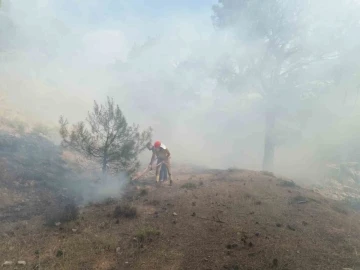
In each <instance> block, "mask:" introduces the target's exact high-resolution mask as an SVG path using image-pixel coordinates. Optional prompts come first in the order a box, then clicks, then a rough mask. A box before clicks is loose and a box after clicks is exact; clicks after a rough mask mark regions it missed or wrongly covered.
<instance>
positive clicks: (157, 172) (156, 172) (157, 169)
mask: <svg viewBox="0 0 360 270" xmlns="http://www.w3.org/2000/svg"><path fill="white" fill-rule="evenodd" d="M159 167H160V166H156V171H155V177H156V183H158V182H159V172H160V168H159Z"/></svg>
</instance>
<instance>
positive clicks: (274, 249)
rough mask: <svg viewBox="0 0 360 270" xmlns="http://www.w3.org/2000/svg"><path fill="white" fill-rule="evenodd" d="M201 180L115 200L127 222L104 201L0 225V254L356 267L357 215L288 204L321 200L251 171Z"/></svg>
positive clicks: (139, 265) (113, 261) (183, 264)
mask: <svg viewBox="0 0 360 270" xmlns="http://www.w3.org/2000/svg"><path fill="white" fill-rule="evenodd" d="M234 173H235V174H236V173H237V172H234ZM258 175H259V174H258ZM202 177H203V180H202V181H204V185H203V187H202V188H196V189H194V190H193V191H192V192H179V191H180V190H181V187H182V184H186V183H187V181H188V179H189V176H188V175H180V176H179V181H176V183H175V184H174V186H173V187H167V186H160V187H158V188H154V189H149V190H150V191H149V193H148V194H147V198H144V197H140V198H138V199H134V200H133V201H132V202H131V205H130V204H129V203H130V202H126V201H124V202H123V203H121V204H120V205H119V206H121V207H120V210H121V211H120V213H121V214H120V217H124V215H125V214H124V213H126V212H127V210H126V209H129V207H130V208H131V207H133V208H135V209H136V212H137V213H139V217H140V218H136V219H132V218H129V219H128V218H123V219H119V220H115V219H114V215H113V214H114V205H113V204H106V203H103V204H99V205H92V206H87V207H85V208H83V209H81V214H80V216H79V218H78V220H76V221H70V222H68V223H66V224H63V225H62V226H60V227H44V226H43V225H42V219H41V218H40V217H38V218H32V219H30V220H28V221H17V222H7V223H0V230H1V232H3V233H2V234H0V241H1V243H2V245H0V257H1V258H3V259H4V260H26V261H27V263H28V267H29V269H39V267H37V266H40V269H50V270H51V269H66V270H67V269H69V270H72V269H103V270H110V269H135V270H137V269H150V270H151V269H161V270H162V269H164V270H171V269H174V270H175V269H236V267H240V268H239V269H242V268H246V269H272V268H273V269H283V270H284V269H309V270H312V269H320V270H322V269H323V270H325V269H326V270H332V269H334V270H335V269H343V268H346V267H348V268H353V269H356V267H357V265H358V263H359V260H358V257H357V255H356V254H355V252H354V250H360V240H359V239H360V238H359V235H360V225H359V224H360V219H359V216H357V215H356V216H353V215H350V214H348V215H344V214H342V213H340V212H338V211H336V210H334V209H332V207H331V205H332V204H331V202H327V203H313V202H314V201H313V200H311V201H310V203H304V204H297V203H295V204H288V202H289V201H291V199H292V198H296V199H297V200H298V199H303V198H306V199H309V198H311V199H313V198H314V199H316V200H319V201H320V200H324V199H322V198H320V197H319V196H318V195H316V194H314V193H310V192H308V191H306V190H300V188H299V190H294V189H292V190H291V191H292V193H290V192H289V189H284V188H283V187H282V186H278V185H277V181H264V177H258V178H256V174H255V173H252V174H249V175H246V174H245V175H244V172H241V176H240V177H239V180H238V181H234V182H226V181H216V180H213V179H216V178H215V177H214V176H213V175H208V176H204V175H203V176H202ZM221 177H224V178H227V177H228V175H226V174H223V175H221ZM231 177H234V179H235V178H236V175H232V176H231ZM244 179H245V180H244ZM250 179H251V180H250ZM240 180H241V181H240ZM144 183H145V185H146V180H144ZM244 184H245V185H244ZM300 191H301V194H300ZM136 192H138V191H136ZM295 192H296V194H294V193H295ZM301 196H302V197H301ZM147 199H148V201H147ZM257 202H261V203H260V204H259V203H257ZM124 205H127V206H126V207H124ZM124 209H125V210H124ZM130 212H131V211H130ZM174 212H176V213H177V215H173V213H174ZM194 212H195V213H196V215H195V216H192V213H194ZM219 221H221V222H219ZM276 224H281V226H279V227H278V226H276ZM289 226H290V227H291V228H292V229H289ZM229 245H231V249H228V248H227V246H229ZM59 251H61V252H59ZM57 255H58V256H57Z"/></svg>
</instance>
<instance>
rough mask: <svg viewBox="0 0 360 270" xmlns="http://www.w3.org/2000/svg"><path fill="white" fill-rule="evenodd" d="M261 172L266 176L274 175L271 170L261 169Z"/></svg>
mask: <svg viewBox="0 0 360 270" xmlns="http://www.w3.org/2000/svg"><path fill="white" fill-rule="evenodd" d="M261 173H262V174H263V175H266V176H271V177H274V176H275V175H274V173H273V172H268V171H261Z"/></svg>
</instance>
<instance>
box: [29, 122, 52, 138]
mask: <svg viewBox="0 0 360 270" xmlns="http://www.w3.org/2000/svg"><path fill="white" fill-rule="evenodd" d="M50 131H51V130H50V128H49V127H47V126H45V125H43V124H36V125H35V126H34V127H33V129H32V133H33V134H38V135H41V134H42V135H44V136H49V134H50Z"/></svg>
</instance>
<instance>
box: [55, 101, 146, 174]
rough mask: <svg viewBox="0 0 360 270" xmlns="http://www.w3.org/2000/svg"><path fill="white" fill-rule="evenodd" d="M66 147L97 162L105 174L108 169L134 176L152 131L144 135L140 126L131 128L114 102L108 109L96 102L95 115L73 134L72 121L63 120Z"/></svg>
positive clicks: (62, 135)
mask: <svg viewBox="0 0 360 270" xmlns="http://www.w3.org/2000/svg"><path fill="white" fill-rule="evenodd" d="M59 123H60V125H61V128H60V135H61V137H62V145H63V146H64V147H68V148H70V149H72V150H75V151H77V152H80V153H82V154H84V155H86V156H87V157H89V158H92V159H95V160H97V161H98V162H99V163H100V164H101V167H102V171H103V173H106V172H107V170H108V169H107V168H108V165H110V164H112V165H114V166H115V169H116V170H117V171H127V172H129V173H132V172H133V171H134V170H135V169H137V168H138V166H139V161H138V159H137V158H138V155H139V153H140V152H142V151H143V150H144V149H145V148H146V143H147V142H149V141H150V140H151V135H152V129H151V127H149V128H148V129H147V130H145V131H143V132H140V131H139V127H138V126H137V125H132V126H129V125H128V123H127V121H126V119H125V117H124V115H123V113H122V111H121V110H120V108H119V106H118V105H115V104H114V100H113V99H111V98H108V99H107V102H106V104H105V105H99V104H98V103H97V102H96V101H94V107H93V111H92V112H89V113H88V117H87V119H86V121H85V122H84V121H82V122H79V123H77V124H75V125H74V126H73V128H72V129H71V130H70V131H69V129H68V121H67V120H65V119H64V118H63V117H60V120H59Z"/></svg>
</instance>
